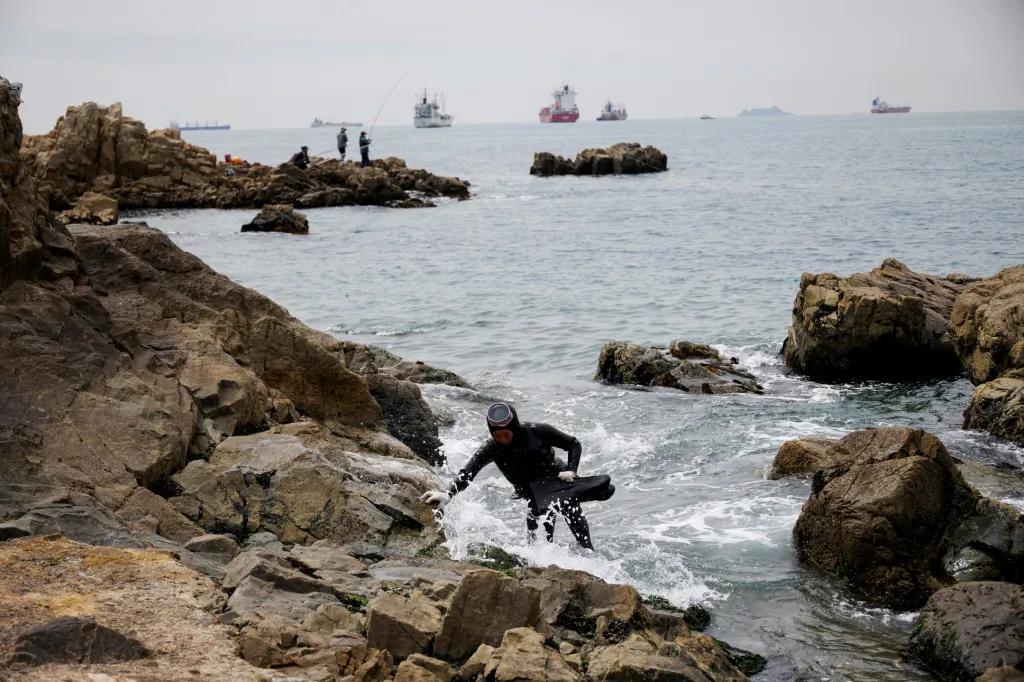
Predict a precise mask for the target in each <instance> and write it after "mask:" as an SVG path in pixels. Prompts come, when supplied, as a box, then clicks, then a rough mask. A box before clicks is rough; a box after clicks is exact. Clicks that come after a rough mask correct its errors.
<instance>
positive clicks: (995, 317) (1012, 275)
mask: <svg viewBox="0 0 1024 682" xmlns="http://www.w3.org/2000/svg"><path fill="white" fill-rule="evenodd" d="M950 330H951V332H952V335H953V340H954V343H955V345H956V349H957V352H958V353H959V354H960V359H961V360H962V361H963V365H964V369H965V370H967V376H968V377H970V379H971V381H973V382H974V383H975V384H976V385H977V388H976V389H974V395H973V396H971V404H970V406H969V407H968V408H967V411H966V412H965V413H964V428H968V429H985V430H987V431H989V432H990V433H991V434H993V435H995V436H999V437H1000V438H1005V439H1007V440H1009V441H1012V442H1014V443H1017V444H1018V445H1022V446H1024V265H1018V266H1016V267H1012V268H1008V269H1006V270H1003V271H1002V272H1000V273H999V274H997V275H996V276H994V277H990V278H987V279H984V280H981V281H979V282H975V283H973V284H970V285H968V286H967V288H966V289H964V292H963V293H962V294H961V295H960V296H959V297H958V298H957V300H956V304H955V305H954V306H953V315H952V318H951V320H950Z"/></svg>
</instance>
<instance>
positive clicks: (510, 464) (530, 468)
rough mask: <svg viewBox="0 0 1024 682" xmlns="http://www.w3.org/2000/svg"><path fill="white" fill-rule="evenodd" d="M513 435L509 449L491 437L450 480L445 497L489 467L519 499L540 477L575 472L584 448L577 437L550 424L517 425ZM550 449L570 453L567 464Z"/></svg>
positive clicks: (463, 487) (466, 484)
mask: <svg viewBox="0 0 1024 682" xmlns="http://www.w3.org/2000/svg"><path fill="white" fill-rule="evenodd" d="M517 427H518V428H517V429H516V430H515V432H514V433H515V436H514V438H513V440H512V443H511V444H510V445H508V446H505V445H501V444H500V443H498V442H497V441H496V440H494V439H493V438H491V439H489V440H488V441H487V442H486V443H484V444H483V446H481V448H480V449H479V450H477V451H476V454H474V455H473V457H472V458H471V459H470V460H469V462H468V463H467V464H466V466H464V467H462V470H461V471H460V472H459V473H458V475H457V476H456V477H455V480H454V481H452V484H451V485H450V486H449V487H448V494H450V495H455V494H456V493H458V492H459V491H461V490H465V489H466V486H468V485H469V482H470V481H472V480H473V479H474V478H476V475H477V474H478V473H480V470H481V469H483V468H484V467H485V466H487V465H488V464H491V463H492V462H493V463H494V464H495V465H497V467H498V469H499V470H500V471H501V473H502V474H503V475H504V476H505V478H506V479H508V482H509V483H511V484H512V486H513V487H514V488H515V489H516V494H517V495H519V496H520V497H525V496H527V493H528V492H529V490H528V487H527V486H528V485H529V484H530V482H531V481H536V480H537V479H540V478H551V477H553V476H557V475H558V474H559V473H560V472H562V471H576V469H577V468H578V467H579V465H580V455H581V454H582V453H583V446H582V445H581V444H580V442H579V441H578V440H576V438H574V437H573V436H570V435H569V434H567V433H562V432H561V431H559V430H558V429H556V428H555V427H554V426H551V425H550V424H531V423H529V422H527V423H524V424H517ZM553 448H559V449H561V450H565V451H566V452H568V453H569V463H568V465H566V464H564V463H563V462H561V461H560V460H559V459H558V458H557V457H555V451H554V449H553Z"/></svg>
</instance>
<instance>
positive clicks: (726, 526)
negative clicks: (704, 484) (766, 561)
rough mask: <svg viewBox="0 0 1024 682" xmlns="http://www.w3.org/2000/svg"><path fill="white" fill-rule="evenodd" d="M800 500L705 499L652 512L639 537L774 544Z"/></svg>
mask: <svg viewBox="0 0 1024 682" xmlns="http://www.w3.org/2000/svg"><path fill="white" fill-rule="evenodd" d="M801 504H803V500H800V499H798V498H795V497H785V496H774V495H762V496H755V497H740V498H737V499H728V500H722V499H719V500H707V501H704V502H698V503H696V504H692V505H688V506H686V507H681V508H673V509H669V510H667V511H665V512H661V513H659V514H655V516H654V518H655V519H656V521H657V523H654V524H652V525H650V526H648V527H646V528H644V529H642V530H641V531H640V537H642V538H645V539H648V540H652V541H656V542H675V543H682V544H686V545H692V544H697V543H708V544H714V545H718V546H722V545H733V544H738V543H744V542H752V543H758V544H761V545H764V546H765V547H775V546H776V544H777V542H778V541H779V539H780V537H785V536H787V533H786V531H788V529H790V528H792V526H793V524H794V523H795V522H796V519H797V517H798V516H799V509H800V505H801Z"/></svg>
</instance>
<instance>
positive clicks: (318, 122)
mask: <svg viewBox="0 0 1024 682" xmlns="http://www.w3.org/2000/svg"><path fill="white" fill-rule="evenodd" d="M361 125H363V124H362V123H350V122H348V121H342V122H341V123H331V122H330V121H324V120H322V119H320V118H314V119H313V122H312V123H310V124H309V127H310V128H340V127H342V126H352V127H353V128H355V127H357V126H361Z"/></svg>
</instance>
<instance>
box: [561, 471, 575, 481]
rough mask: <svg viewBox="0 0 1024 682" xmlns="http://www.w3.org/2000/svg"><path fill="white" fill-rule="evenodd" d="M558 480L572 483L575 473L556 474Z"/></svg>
mask: <svg viewBox="0 0 1024 682" xmlns="http://www.w3.org/2000/svg"><path fill="white" fill-rule="evenodd" d="M558 478H560V479H561V480H563V481H565V482H566V483H572V482H573V481H575V480H576V472H575V471H563V472H562V473H560V474H558Z"/></svg>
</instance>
